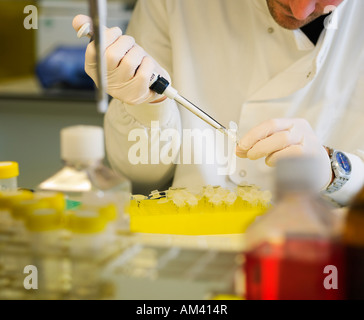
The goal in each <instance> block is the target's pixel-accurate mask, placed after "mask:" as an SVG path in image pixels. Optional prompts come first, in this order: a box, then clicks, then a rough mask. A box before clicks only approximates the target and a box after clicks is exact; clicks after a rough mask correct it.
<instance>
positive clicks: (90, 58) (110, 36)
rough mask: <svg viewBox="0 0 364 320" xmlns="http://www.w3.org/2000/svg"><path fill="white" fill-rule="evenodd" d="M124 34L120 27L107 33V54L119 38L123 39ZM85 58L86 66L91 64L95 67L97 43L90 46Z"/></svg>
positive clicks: (93, 42)
mask: <svg viewBox="0 0 364 320" xmlns="http://www.w3.org/2000/svg"><path fill="white" fill-rule="evenodd" d="M122 34H123V32H122V31H121V29H120V28H119V27H114V28H109V29H107V30H106V31H105V47H106V51H105V53H106V52H107V50H108V48H109V46H111V45H112V44H113V43H114V42H115V41H116V40H117V39H119V37H121V36H122ZM85 57H86V65H87V64H90V65H93V66H94V64H95V60H96V48H95V41H92V42H90V43H89V44H88V46H87V49H86V54H85Z"/></svg>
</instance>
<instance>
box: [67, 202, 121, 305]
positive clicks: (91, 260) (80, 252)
mask: <svg viewBox="0 0 364 320" xmlns="http://www.w3.org/2000/svg"><path fill="white" fill-rule="evenodd" d="M109 210H110V211H111V212H108V211H109ZM113 211H114V210H113V209H112V208H110V207H105V208H103V209H100V210H97V209H95V208H87V209H86V208H85V209H81V210H74V211H72V212H69V215H68V217H67V229H68V230H69V231H70V233H71V234H70V260H71V283H72V289H71V294H70V299H72V300H73V299H76V300H94V299H99V297H100V278H99V277H100V272H101V268H102V267H103V264H104V263H106V262H107V261H108V259H109V258H111V257H112V256H113V254H116V253H117V246H116V242H115V241H114V239H115V238H113V237H112V234H110V229H108V228H107V226H108V223H109V216H110V215H112V212H113Z"/></svg>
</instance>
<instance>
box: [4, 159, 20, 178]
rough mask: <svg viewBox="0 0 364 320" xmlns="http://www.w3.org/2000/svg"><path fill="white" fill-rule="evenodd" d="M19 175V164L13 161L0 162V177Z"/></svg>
mask: <svg viewBox="0 0 364 320" xmlns="http://www.w3.org/2000/svg"><path fill="white" fill-rule="evenodd" d="M18 175H19V165H18V163H17V162H14V161H2V162H0V179H9V178H14V177H17V176H18Z"/></svg>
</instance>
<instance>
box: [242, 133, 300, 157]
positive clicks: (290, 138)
mask: <svg viewBox="0 0 364 320" xmlns="http://www.w3.org/2000/svg"><path fill="white" fill-rule="evenodd" d="M302 141H303V136H302V134H301V133H299V132H296V131H295V130H292V131H287V130H284V131H279V132H276V133H274V134H272V135H271V136H269V137H267V138H265V139H263V140H260V141H258V142H257V143H256V144H255V145H253V147H252V148H251V149H250V150H249V151H248V152H247V158H249V159H250V160H257V159H260V158H263V157H267V156H269V155H270V154H273V153H274V152H277V151H280V150H283V149H285V148H287V147H289V146H291V145H295V144H300V143H302Z"/></svg>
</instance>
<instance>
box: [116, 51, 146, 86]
mask: <svg viewBox="0 0 364 320" xmlns="http://www.w3.org/2000/svg"><path fill="white" fill-rule="evenodd" d="M145 56H147V53H146V52H145V51H144V49H143V48H141V47H140V46H138V45H134V46H133V47H132V48H131V49H130V50H129V51H128V52H127V53H126V55H125V56H124V58H123V59H122V60H121V62H120V65H119V66H118V68H119V72H120V81H122V82H124V81H129V80H130V79H132V78H133V77H134V76H135V75H136V72H137V71H138V68H139V66H140V65H141V64H142V62H143V59H144V57H145Z"/></svg>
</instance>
